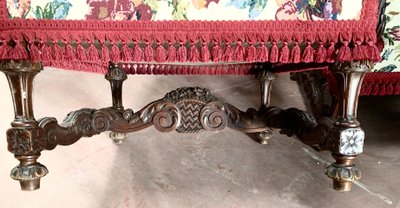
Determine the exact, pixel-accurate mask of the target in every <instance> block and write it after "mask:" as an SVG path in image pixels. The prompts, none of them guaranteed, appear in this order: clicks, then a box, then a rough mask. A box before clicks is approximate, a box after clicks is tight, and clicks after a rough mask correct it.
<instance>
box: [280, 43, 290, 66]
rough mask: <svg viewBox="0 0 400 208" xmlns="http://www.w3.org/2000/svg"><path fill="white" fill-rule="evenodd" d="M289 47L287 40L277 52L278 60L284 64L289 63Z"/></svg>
mask: <svg viewBox="0 0 400 208" xmlns="http://www.w3.org/2000/svg"><path fill="white" fill-rule="evenodd" d="M289 53H290V51H289V47H288V44H287V42H284V43H283V47H282V48H281V51H280V52H279V62H280V63H283V64H286V63H289V55H290V54H289Z"/></svg>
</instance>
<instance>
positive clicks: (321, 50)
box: [315, 42, 327, 63]
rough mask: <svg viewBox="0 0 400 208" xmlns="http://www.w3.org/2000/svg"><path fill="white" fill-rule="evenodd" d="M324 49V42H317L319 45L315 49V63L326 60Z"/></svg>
mask: <svg viewBox="0 0 400 208" xmlns="http://www.w3.org/2000/svg"><path fill="white" fill-rule="evenodd" d="M326 53H327V52H326V49H325V47H324V43H323V42H321V43H319V47H318V49H317V52H316V54H315V62H317V63H322V62H324V61H325V60H326Z"/></svg>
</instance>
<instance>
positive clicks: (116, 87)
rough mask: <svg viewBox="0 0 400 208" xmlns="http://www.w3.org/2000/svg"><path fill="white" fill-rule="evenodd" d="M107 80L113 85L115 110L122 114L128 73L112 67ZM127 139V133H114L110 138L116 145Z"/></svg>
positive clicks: (111, 133)
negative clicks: (124, 83) (123, 90)
mask: <svg viewBox="0 0 400 208" xmlns="http://www.w3.org/2000/svg"><path fill="white" fill-rule="evenodd" d="M105 78H106V79H107V80H108V81H109V82H110V85H111V93H112V103H113V108H114V109H116V110H118V111H120V112H123V111H124V106H123V104H122V84H123V82H124V81H125V80H126V79H127V75H126V72H125V71H124V70H122V69H121V68H119V67H118V66H115V65H111V67H110V69H109V71H108V74H106V76H105ZM127 137H128V134H127V133H122V132H114V131H112V132H110V138H111V139H112V140H113V142H114V143H115V144H122V143H124V141H125V139H126V138H127Z"/></svg>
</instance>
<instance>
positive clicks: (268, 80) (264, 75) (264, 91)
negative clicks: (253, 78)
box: [256, 70, 276, 144]
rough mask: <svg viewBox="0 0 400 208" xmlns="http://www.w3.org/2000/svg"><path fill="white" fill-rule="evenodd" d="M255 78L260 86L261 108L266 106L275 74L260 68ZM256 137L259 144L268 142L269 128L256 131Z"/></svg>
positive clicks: (269, 98)
mask: <svg viewBox="0 0 400 208" xmlns="http://www.w3.org/2000/svg"><path fill="white" fill-rule="evenodd" d="M257 79H258V81H260V86H261V108H267V107H268V106H269V105H270V100H271V88H272V81H273V80H275V79H276V74H275V73H273V72H270V71H267V70H261V71H260V72H259V73H258V74H257ZM256 135H257V138H258V139H259V142H260V143H261V144H268V140H269V139H270V138H271V136H272V131H271V130H266V131H263V132H258V133H257V134H256Z"/></svg>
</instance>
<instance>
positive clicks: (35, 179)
mask: <svg viewBox="0 0 400 208" xmlns="http://www.w3.org/2000/svg"><path fill="white" fill-rule="evenodd" d="M48 173H49V171H48V170H47V168H46V167H45V166H44V165H42V164H40V163H35V164H33V165H28V166H20V165H18V166H17V167H15V168H14V169H12V170H11V174H10V176H11V178H12V179H14V180H18V181H19V182H20V184H21V189H22V190H23V191H33V190H36V189H39V188H40V178H41V177H44V176H45V175H47V174H48Z"/></svg>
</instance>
